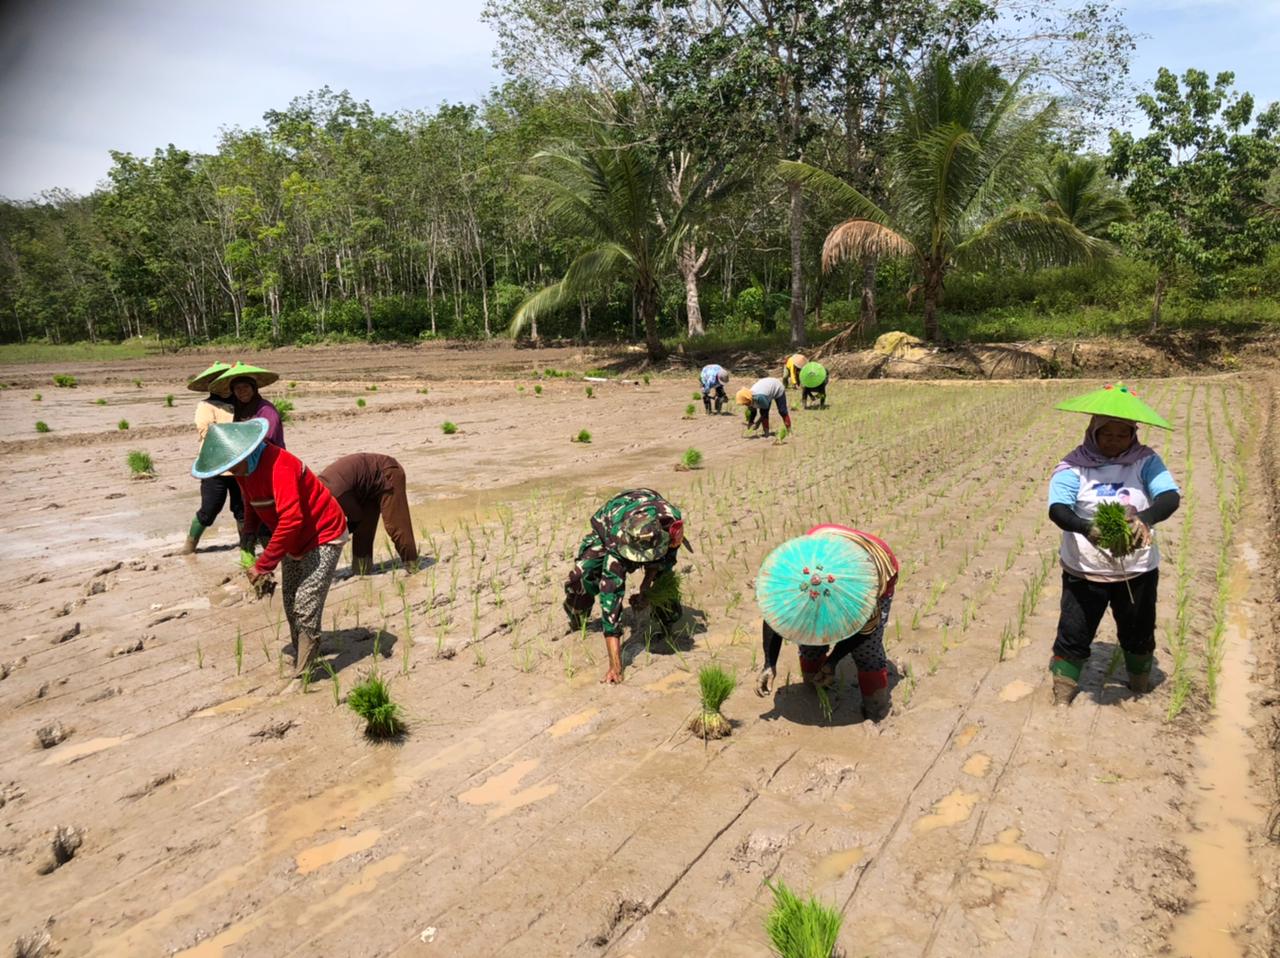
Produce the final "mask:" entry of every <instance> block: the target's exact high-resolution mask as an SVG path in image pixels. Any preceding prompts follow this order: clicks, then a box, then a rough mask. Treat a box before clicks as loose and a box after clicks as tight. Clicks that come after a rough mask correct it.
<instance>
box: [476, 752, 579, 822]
mask: <svg viewBox="0 0 1280 958" xmlns="http://www.w3.org/2000/svg"><path fill="white" fill-rule="evenodd" d="M538 765H539V761H538V759H536V758H531V759H526V760H525V761H523V762H517V763H516V764H515V765H512V766H511V767H510V768H509V769H507V770H506V771H505V772H501V773H500V774H498V775H494V776H493V777H491V778H490V779H488V780H487V781H486V782H484V783H483V784H482V785H478V786H476V787H475V788H473V789H470V790H468V791H465V792H463V793H462V794H461V795H459V796H458V801H460V802H465V803H466V804H468V805H493V806H494V807H493V808H492V809H490V811H489V821H494V820H496V819H499V818H502V817H504V816H506V815H510V814H511V813H512V812H514V811H515V810H516V809H518V808H523V807H524V806H525V805H532V804H533V803H534V802H539V801H541V800H542V799H544V798H547V797H548V796H550V795H554V794H555V793H556V792H558V791H559V790H560V786H559V785H556V784H547V783H546V782H543V783H540V784H538V785H531V786H529V787H528V788H524V789H520V790H519V791H517V789H518V788H519V785H520V781H521V780H522V779H523V778H524V777H525V776H526V775H528V774H529V773H530V772H532V771H533V770H534V769H535V768H537V767H538Z"/></svg>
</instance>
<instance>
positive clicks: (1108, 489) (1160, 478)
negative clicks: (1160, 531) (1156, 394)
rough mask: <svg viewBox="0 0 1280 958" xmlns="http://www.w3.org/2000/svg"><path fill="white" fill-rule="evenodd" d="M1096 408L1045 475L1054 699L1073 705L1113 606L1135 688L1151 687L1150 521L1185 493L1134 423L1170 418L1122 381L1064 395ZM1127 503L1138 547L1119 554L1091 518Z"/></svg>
mask: <svg viewBox="0 0 1280 958" xmlns="http://www.w3.org/2000/svg"><path fill="white" fill-rule="evenodd" d="M1058 408H1059V409H1063V410H1066V411H1068V412H1083V413H1088V414H1089V415H1090V419H1089V426H1088V428H1086V429H1085V433H1084V441H1083V442H1082V443H1081V444H1080V445H1078V446H1076V448H1075V449H1073V450H1072V451H1071V452H1070V453H1069V454H1068V455H1067V457H1066V458H1065V459H1063V460H1062V461H1061V462H1060V463H1058V465H1057V467H1056V468H1055V469H1054V471H1053V478H1052V479H1050V480H1049V518H1050V519H1052V520H1053V523H1054V525H1056V526H1057V527H1058V528H1059V529H1061V530H1062V545H1061V548H1060V549H1059V551H1058V556H1059V559H1060V560H1061V562H1062V611H1061V613H1060V614H1059V617H1058V634H1057V638H1056V639H1055V640H1054V643H1053V658H1052V659H1051V660H1050V662H1049V671H1050V672H1052V673H1053V701H1054V704H1055V705H1070V704H1071V701H1072V700H1073V699H1074V698H1075V696H1076V693H1077V692H1078V691H1079V690H1080V674H1081V672H1082V670H1083V668H1084V664H1085V662H1086V661H1087V660H1088V658H1089V649H1090V646H1092V644H1093V639H1094V636H1095V635H1096V634H1097V631H1098V625H1099V624H1100V623H1101V622H1102V617H1103V615H1104V614H1105V613H1106V611H1107V608H1108V606H1109V607H1110V608H1111V615H1112V617H1113V618H1114V619H1115V623H1116V637H1117V639H1118V640H1119V642H1120V648H1121V649H1122V650H1123V652H1124V664H1125V668H1126V669H1127V670H1128V673H1129V689H1130V690H1131V691H1132V692H1134V693H1136V694H1138V695H1141V694H1143V693H1144V692H1147V691H1148V690H1149V689H1150V688H1151V667H1152V665H1153V664H1154V662H1155V654H1154V653H1155V648H1156V585H1157V583H1158V581H1159V578H1160V570H1159V565H1160V549H1159V547H1158V546H1157V545H1156V541H1155V534H1154V529H1153V527H1154V526H1155V525H1156V523H1158V522H1163V521H1164V520H1165V519H1168V518H1169V517H1170V516H1171V515H1173V513H1174V512H1175V511H1176V510H1177V508H1178V506H1179V504H1180V503H1181V495H1180V494H1179V492H1178V484H1177V483H1176V482H1175V481H1174V478H1173V476H1172V475H1171V474H1170V472H1169V470H1168V468H1167V467H1166V466H1165V464H1164V462H1163V461H1162V460H1161V458H1160V456H1159V455H1157V454H1156V452H1155V450H1153V449H1151V448H1150V447H1148V446H1144V445H1143V444H1142V443H1140V442H1139V441H1138V423H1140V422H1141V423H1148V424H1150V425H1153V426H1159V427H1160V428H1162V429H1171V428H1173V427H1172V426H1170V425H1169V423H1168V422H1167V421H1166V420H1165V419H1164V418H1163V417H1162V416H1161V415H1160V414H1159V413H1157V412H1156V411H1155V410H1154V409H1152V408H1151V407H1150V406H1148V405H1147V404H1146V403H1145V402H1143V401H1142V400H1141V399H1139V398H1138V396H1137V394H1136V393H1135V392H1133V390H1131V389H1130V388H1129V387H1128V386H1125V385H1124V384H1123V383H1117V384H1115V385H1114V386H1105V387H1103V388H1102V389H1098V390H1095V391H1094V392H1091V393H1087V394H1086V395H1084V396H1079V397H1077V398H1076V399H1070V400H1067V401H1066V402H1063V403H1060V404H1059V405H1058ZM1105 502H1115V503H1118V504H1120V505H1122V506H1124V508H1125V512H1126V514H1127V518H1128V524H1129V527H1130V531H1131V533H1132V551H1130V552H1128V553H1127V554H1124V555H1113V554H1112V553H1111V552H1109V551H1107V550H1106V549H1104V548H1102V547H1101V545H1100V541H1101V539H1102V536H1101V534H1100V532H1099V529H1098V526H1097V524H1096V523H1095V522H1094V519H1095V517H1096V515H1097V512H1098V506H1099V505H1101V504H1102V503H1105Z"/></svg>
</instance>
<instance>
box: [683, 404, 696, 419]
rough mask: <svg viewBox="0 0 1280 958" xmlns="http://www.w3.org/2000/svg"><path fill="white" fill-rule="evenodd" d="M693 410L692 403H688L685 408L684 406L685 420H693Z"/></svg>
mask: <svg viewBox="0 0 1280 958" xmlns="http://www.w3.org/2000/svg"><path fill="white" fill-rule="evenodd" d="M693 409H694V406H693V403H689V405H687V406H685V407H684V418H685V419H692V418H693Z"/></svg>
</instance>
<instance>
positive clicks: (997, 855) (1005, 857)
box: [978, 828, 1048, 869]
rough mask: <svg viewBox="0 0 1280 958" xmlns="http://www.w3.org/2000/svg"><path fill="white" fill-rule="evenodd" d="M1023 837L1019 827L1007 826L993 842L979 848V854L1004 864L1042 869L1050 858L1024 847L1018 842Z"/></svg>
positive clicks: (990, 860) (991, 860) (981, 856)
mask: <svg viewBox="0 0 1280 958" xmlns="http://www.w3.org/2000/svg"><path fill="white" fill-rule="evenodd" d="M1021 837H1022V832H1021V831H1020V830H1018V829H1017V828H1006V829H1005V830H1004V831H1002V832H1001V833H1000V834H999V835H997V836H996V840H995V842H994V843H993V844H990V845H983V846H981V847H980V848H979V849H978V856H979V857H980V858H984V859H986V860H987V861H989V862H998V863H1000V864H1002V865H1025V866H1027V867H1028V868H1035V869H1041V868H1044V866H1045V865H1047V864H1048V860H1047V859H1046V858H1045V857H1044V856H1043V855H1041V854H1040V853H1039V852H1033V851H1032V850H1031V849H1029V848H1024V847H1023V846H1021V845H1019V844H1018V839H1019V838H1021Z"/></svg>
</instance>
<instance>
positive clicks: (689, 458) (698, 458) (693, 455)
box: [676, 446, 702, 472]
mask: <svg viewBox="0 0 1280 958" xmlns="http://www.w3.org/2000/svg"><path fill="white" fill-rule="evenodd" d="M701 465H702V453H701V452H699V451H698V450H697V449H694V448H693V447H692V446H690V447H689V448H688V449H686V450H685V451H684V455H682V456H681V457H680V461H679V462H678V463H676V471H677V472H688V471H690V470H691V469H697V468H698V467H699V466H701Z"/></svg>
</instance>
